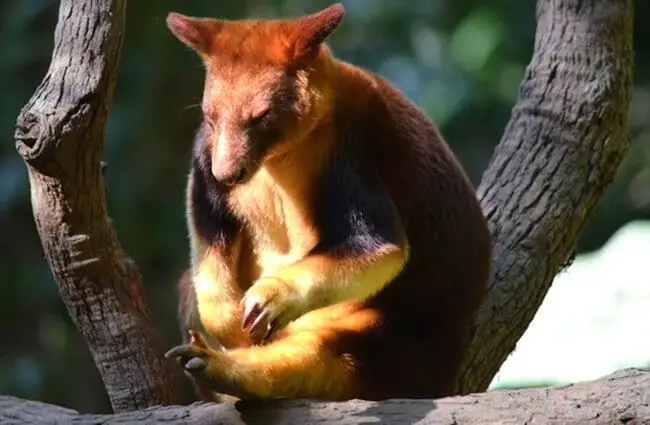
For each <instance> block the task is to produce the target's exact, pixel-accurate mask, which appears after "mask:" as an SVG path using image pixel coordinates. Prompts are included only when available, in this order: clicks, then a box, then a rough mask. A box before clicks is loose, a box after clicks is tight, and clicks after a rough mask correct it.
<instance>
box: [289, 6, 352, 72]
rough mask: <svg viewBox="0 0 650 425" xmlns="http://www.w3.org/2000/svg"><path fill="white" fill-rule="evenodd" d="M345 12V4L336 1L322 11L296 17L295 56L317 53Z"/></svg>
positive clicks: (294, 28) (294, 29)
mask: <svg viewBox="0 0 650 425" xmlns="http://www.w3.org/2000/svg"><path fill="white" fill-rule="evenodd" d="M344 14H345V8H344V7H343V5H342V4H341V3H335V4H333V5H331V6H330V7H328V8H327V9H324V10H321V11H320V12H317V13H314V14H312V15H306V16H303V17H300V18H297V19H295V20H294V22H293V39H294V43H293V46H294V57H295V58H296V59H300V58H305V57H308V56H311V55H312V54H314V53H316V52H317V51H318V47H319V46H320V44H321V43H323V42H324V41H325V39H326V38H327V37H329V35H330V34H332V32H334V30H335V29H336V27H338V25H339V24H340V23H341V21H342V20H343V15H344Z"/></svg>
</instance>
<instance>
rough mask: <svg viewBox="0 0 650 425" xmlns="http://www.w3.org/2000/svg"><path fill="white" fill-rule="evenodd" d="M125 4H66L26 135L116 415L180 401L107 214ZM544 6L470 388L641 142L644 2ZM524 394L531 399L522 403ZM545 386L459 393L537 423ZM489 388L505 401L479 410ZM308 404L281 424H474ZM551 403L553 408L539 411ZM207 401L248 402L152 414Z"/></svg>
mask: <svg viewBox="0 0 650 425" xmlns="http://www.w3.org/2000/svg"><path fill="white" fill-rule="evenodd" d="M73 3H75V6H77V7H75V8H73V7H72V6H73ZM124 5H125V0H112V1H109V0H94V1H90V0H62V2H61V10H60V16H59V23H58V25H57V29H56V34H55V48H54V54H53V58H52V63H51V66H50V70H49V71H48V74H47V76H46V77H45V79H44V80H43V82H42V83H41V85H40V86H39V88H38V89H37V91H36V93H35V94H34V96H33V97H32V99H31V100H30V102H29V103H28V104H27V105H26V106H25V108H24V109H23V111H22V112H21V114H20V116H19V118H18V128H17V132H16V140H17V149H18V151H19V152H20V154H21V155H22V156H23V158H24V159H25V161H26V163H27V167H28V170H29V179H30V185H31V194H32V204H33V208H34V216H35V220H36V223H37V226H38V229H39V233H40V236H41V240H42V243H43V248H44V250H45V253H46V256H47V259H48V262H49V264H50V267H51V269H52V272H53V274H54V276H55V278H56V280H57V282H58V283H59V287H60V291H61V295H62V297H63V300H64V302H65V304H66V306H67V308H68V311H69V313H70V315H71V317H72V319H73V320H74V322H75V323H76V325H77V327H78V328H79V330H80V332H81V333H82V335H83V336H84V338H85V339H86V341H87V342H88V345H89V347H90V350H91V352H92V354H93V357H94V359H95V362H96V363H97V366H98V368H99V370H100V372H101V374H102V377H103V379H104V383H105V386H106V389H107V391H108V394H109V397H110V399H111V402H112V405H113V408H114V410H115V411H124V410H130V409H138V408H143V407H146V406H151V405H155V404H161V403H162V404H167V403H173V402H176V401H177V400H178V399H177V397H176V392H175V385H174V380H173V378H172V374H171V372H170V370H169V366H168V364H167V362H165V360H164V358H163V356H162V350H161V347H160V342H159V340H158V336H157V333H156V331H155V329H154V326H153V324H152V320H151V318H150V316H149V313H148V312H147V309H146V307H145V304H144V302H143V300H142V295H141V282H140V276H139V273H138V272H137V269H136V268H135V266H134V265H133V264H132V263H131V262H130V261H129V260H128V259H127V258H126V257H125V255H124V253H123V252H122V250H121V248H120V245H119V243H118V241H117V239H116V237H115V233H114V231H113V228H112V226H111V224H110V220H109V218H108V217H107V214H106V199H105V194H104V184H103V180H102V175H101V167H100V157H101V153H102V150H103V144H104V135H103V134H104V127H105V122H106V118H107V114H108V109H109V105H110V103H111V97H112V93H113V86H114V82H115V75H116V70H117V64H118V58H119V51H120V47H121V39H122V33H123V25H124V16H123V15H124ZM537 13H538V16H537V19H538V27H537V36H536V43H535V52H534V54H533V58H532V61H531V63H530V65H529V67H528V69H527V72H526V76H525V80H524V82H523V84H522V87H521V92H520V96H519V101H518V103H517V105H516V106H515V108H514V110H513V114H512V118H511V121H510V123H509V124H508V127H507V129H506V132H505V135H504V136H503V139H502V141H501V143H500V144H499V146H498V147H497V149H496V152H495V155H494V158H493V160H492V162H491V164H490V167H489V169H488V171H487V172H486V173H485V176H484V178H483V181H482V183H481V185H480V187H479V189H478V194H479V197H480V198H481V200H482V202H483V207H484V211H485V213H486V215H487V217H488V218H489V220H490V225H491V228H492V232H493V235H494V244H495V249H494V258H495V260H494V263H493V264H494V279H493V281H492V283H491V285H490V289H489V292H488V297H487V299H486V301H485V303H484V305H483V307H482V309H481V311H480V313H479V316H478V318H477V322H476V327H475V332H474V337H473V340H472V342H471V344H470V346H469V347H468V351H467V355H466V358H465V362H464V367H463V370H462V373H461V375H460V376H459V382H458V389H459V391H460V392H462V393H468V392H477V391H482V390H485V389H486V388H487V386H488V385H489V383H490V381H491V379H492V378H493V377H494V375H495V374H496V372H497V371H498V369H499V367H500V366H501V364H502V363H503V361H504V360H505V358H506V356H507V355H508V354H509V353H510V352H511V351H512V349H513V348H514V345H515V343H516V341H517V340H518V339H519V337H520V336H521V335H522V334H523V332H524V331H525V329H526V328H527V326H528V324H529V323H530V321H531V320H532V318H533V316H534V314H535V312H536V310H537V308H538V307H539V305H540V303H541V301H542V299H543V298H544V295H545V294H546V292H547V290H548V288H549V286H550V284H551V282H552V279H553V278H554V276H555V274H556V273H557V271H558V270H559V269H560V268H561V267H562V266H563V265H564V264H565V263H566V262H567V260H568V259H569V258H570V256H571V253H572V252H573V248H574V245H575V243H576V240H577V237H578V234H579V232H580V230H581V229H582V227H583V225H584V223H585V220H586V218H587V216H588V215H589V213H590V212H591V210H592V209H593V208H594V206H595V204H596V202H597V200H598V199H599V197H600V196H601V194H602V192H603V190H604V188H605V187H606V186H607V184H608V183H609V182H610V181H611V180H612V179H613V177H614V175H615V172H616V169H617V167H618V164H619V162H620V160H621V158H622V156H623V154H624V152H625V150H626V148H627V122H628V111H629V104H630V93H631V87H632V86H631V83H632V56H633V53H632V15H633V4H632V0H539V2H538V11H537ZM640 376H642V378H643V379H641V381H639V382H641V383H640V384H638V383H636V382H637V381H635V380H632V381H623V380H621V381H620V382H621V385H622V384H623V383H625V384H626V385H628V384H629V385H630V391H632V392H633V391H636V389H638V385H641V384H643V385H645V387H646V389H647V388H648V378H647V374H642V375H640ZM617 379H618V378H617ZM621 379H622V378H621ZM615 382H618V381H617V380H616V379H615V380H613V381H603V382H601V383H600V384H598V385H599V386H598V387H597V388H599V389H600V390H602V394H603V398H602V399H594V398H593V397H587V396H588V395H589V393H587V392H585V391H583V390H580V391H578V390H570V389H569V390H556V391H559V393H558V394H559V395H558V397H557V399H554V400H556V401H557V403H558V404H552V406H550V405H549V407H548V408H549V410H548V411H547V412H550V413H547V416H544V417H543V418H546V419H549V420H550V419H551V418H552V417H554V418H556V419H557V417H558V416H561V415H564V414H566V415H573V414H575V415H577V416H574V417H575V418H581V417H583V418H585V420H587V419H589V418H591V419H592V420H593V423H600V422H599V421H600V419H599V418H604V417H608V418H611V417H613V416H611V415H616V414H618V413H612V412H610V411H608V413H607V414H605V413H603V414H602V415H601V416H598V415H596V413H593V412H597V410H590V409H591V408H590V409H582V410H579V411H578V410H575V406H573V407H571V405H569V404H564V405H563V404H562V400H565V401H564V403H568V402H566V400H574V399H581V398H584V399H585V400H584V402H580V403H581V404H582V405H585V403H587V404H588V403H602V404H601V405H600V406H601V407H600V409H605V408H606V407H608V406H611V404H608V403H610V400H609V399H607V398H606V397H604V395H606V394H609V393H611V392H612V391H614V388H613V387H611V386H610V385H614V384H613V383H615ZM637 384H638V385H637ZM570 388H574V387H570ZM575 388H583V387H580V386H575ZM585 388H586V387H585ZM562 391H569V393H567V394H569V395H570V397H573V398H570V397H569V396H567V395H566V394H564V393H562ZM571 391H573V392H571ZM616 391H618V389H616ZM620 391H623V389H620ZM646 392H647V391H646ZM495 394H496V395H495ZM499 394H501V395H499ZM503 394H507V396H504V395H503ZM510 394H518V395H519V396H520V397H522V398H519V399H517V400H519V402H518V403H515V402H511V401H509V398H508V397H510ZM533 394H536V396H533ZM544 394H545V390H527V391H524V392H516V393H510V392H506V393H504V392H500V393H490V394H487V395H485V396H472V398H461V399H458V400H460V403H468V404H467V405H465V404H463V406H464V407H463V409H470V410H471V409H475V410H473V411H474V412H475V413H474V415H475V416H474V417H472V416H471V415H470V416H468V418H469V419H468V420H471V419H472V418H474V419H476V418H480V419H476V420H479V421H481V422H482V423H485V422H486V420H485V418H494V417H496V416H495V415H496V414H499V415H504V417H506V416H507V415H510V416H509V417H513V418H518V419H521V418H523V417H524V416H528V418H529V419H530V418H532V419H533V421H535V420H538V419H539V418H542V416H543V415H544V413H543V412H544V410H543V409H544V406H545V405H542V404H539V405H536V406H532V407H528V406H526V403H532V402H531V400H534V397H537V398H539V397H541V395H544ZM562 394H564V395H562ZM476 397H479V398H478V400H485V403H487V404H488V405H489V406H491V409H488V410H485V409H486V407H485V406H484V405H483V403H482V402H481V403H476V400H477V398H476ZM527 397H528V398H527ZM530 397H533V399H531V398H530ZM620 399H621V400H623V401H625V402H628V403H629V405H630V406H635V407H633V408H634V409H637V408H638V409H639V410H638V412H641V411H642V412H644V413H643V415H645V416H644V417H645V418H647V417H648V414H647V400H646V401H645V403H646V404H645V405H644V404H642V403H641V402H638V399H639V397H637V398H634V397H633V396H632V393H629V394H628V393H626V394H625V395H622V394H621V395H620ZM7 400H9V399H7ZM468 400H470V401H468ZM456 402H458V401H456ZM293 403H294V404H291V403H285V404H284V406H294V407H291V408H289V410H288V413H286V415H288V416H283V415H285V413H282V412H284V411H283V410H278V411H276V413H275V414H276V416H274V417H282V418H284V419H283V420H286V421H289V422H290V421H291V420H294V421H296V420H300V421H303V420H305V419H306V418H309V419H310V420H314V421H318V420H321V421H322V417H323V416H322V415H325V414H331V415H334V416H336V415H338V416H340V415H341V414H342V413H341V412H347V413H348V414H350V415H353V414H357V415H362V416H364V418H365V417H367V416H373V415H379V414H384V415H386V417H388V416H390V417H391V418H393V417H395V418H396V420H397V419H399V417H398V416H395V415H398V414H399V408H398V407H397V406H402V407H403V408H404V409H406V408H409V409H412V411H411V413H410V414H411V416H409V417H408V418H407V419H404V420H408V422H409V423H411V422H412V420H414V418H415V419H418V418H420V419H422V421H423V422H421V423H447V422H449V423H452V422H454V421H455V423H471V422H468V421H465V422H462V421H461V419H460V418H461V417H462V416H459V415H460V413H459V412H461V410H457V411H454V410H453V408H449V409H448V410H439V412H443V413H440V415H441V416H436V415H438V413H434V414H433V416H429V415H430V414H431V413H430V412H429V410H431V408H432V406H433V405H434V403H433V402H432V401H412V402H408V403H405V402H403V401H389V402H384V403H362V402H358V401H356V402H350V403H342V404H331V405H323V404H319V403H314V404H305V402H293ZM449 403H452V404H453V403H454V401H441V402H439V403H438V402H436V403H435V404H437V405H438V407H439V408H440V406H451V405H452V404H449ZM576 403H577V402H576ZM635 403H636V404H635ZM639 403H641V404H639ZM25 406H27V405H25ZM28 406H35V405H28ZM300 406H302V407H300ZM346 406H347V407H346ZM471 406H474V407H471ZM643 406H645V407H643ZM537 408H539V409H542V410H540V412H542V413H536V410H535V409H537ZM631 408H632V407H631ZM193 409H195V410H196V411H197V412H199V411H200V412H207V413H205V414H204V416H200V417H202V418H204V419H199V420H197V421H196V422H193V423H207V422H201V421H205V420H206V419H205V418H206V417H207V416H205V415H210V417H212V418H213V419H214V417H213V415H221V414H223V415H226V416H224V418H225V417H227V415H228V414H230V415H232V414H233V412H234V410H233V409H234V407H233V405H232V404H226V405H220V406H215V405H207V406H205V405H204V406H200V407H196V408H185V407H184V408H181V407H176V408H168V409H163V408H160V409H158V410H150V411H148V412H149V413H141V415H142V416H138V417H140V418H143V417H147V415H149V414H150V415H152V418H161V416H157V415H159V414H162V415H166V416H165V417H170V416H171V417H177V418H179V420H180V418H182V417H184V416H183V415H185V414H187V412H190V411H194V410H193ZM296 409H297V410H296ZM300 409H302V410H300ZM346 409H348V410H346ZM480 409H483V410H480ZM554 409H555V410H554ZM562 409H564V410H562ZM593 409H597V408H596V407H594V408H593ZM644 409H645V410H644ZM554 411H555V412H560V413H553V412H554ZM68 412H69V411H68ZM228 412H230V413H228ZM292 412H294V415H295V416H293V419H292V417H291V415H292ZM295 412H298V413H295ZM300 412H302V413H300ZM319 412H320V413H319ZM418 412H420V413H418ZM444 412H447V413H444ZM495 412H496V413H495ZM563 412H564V413H563ZM576 412H579V413H576ZM585 412H586V413H585ZM638 412H637V413H638ZM592 413H593V415H592ZM62 414H63V413H62ZM202 414H203V413H202ZM420 414H421V415H420ZM517 414H519V415H520V416H516V415H517ZM139 415H140V414H139ZM539 415H542V416H539ZM553 415H555V416H553ZM580 415H583V416H580ZM590 415H592V416H590ZM594 415H595V416H594ZM608 415H609V416H608ZM136 416H137V415H136ZM134 417H135V416H134ZM567 417H568V416H567ZM116 418H117V417H116ZM318 418H321V419H318ZM436 418H437V419H436ZM84 420H85V419H82V420H81V422H82V423H83V421H84ZM152 420H153V419H152ZM364 420H365V419H364ZM490 420H492V419H490ZM539 420H540V421H541V419H539ZM436 421H437V422H436ZM445 421H446V422H445ZM620 421H621V422H625V421H628V419H625V418H624V419H620ZM190 422H191V421H190ZM216 422H217V421H216V420H213V423H216ZM353 422H354V421H353ZM397 422H399V421H397ZM488 422H489V421H488ZM518 422H519V421H518ZM542 422H544V423H548V422H547V421H542ZM260 423H264V420H261V419H260ZM301 423H303V422H301Z"/></svg>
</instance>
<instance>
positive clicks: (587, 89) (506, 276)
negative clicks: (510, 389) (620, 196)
mask: <svg viewBox="0 0 650 425" xmlns="http://www.w3.org/2000/svg"><path fill="white" fill-rule="evenodd" d="M632 26H633V2H632V0H538V4H537V30H536V37H535V50H534V53H533V57H532V60H531V61H530V64H529V65H528V68H527V70H526V74H525V77H524V81H523V83H522V85H521V88H520V93H519V99H518V102H517V105H516V106H515V107H514V109H513V112H512V116H511V119H510V122H509V123H508V126H507V128H506V131H505V134H504V135H503V138H502V140H501V142H500V144H499V145H498V147H497V148H496V151H495V153H494V157H493V159H492V162H491V164H490V166H489V168H488V170H487V171H486V172H485V174H484V176H483V180H482V182H481V185H480V186H479V188H478V195H479V197H480V199H481V201H482V206H483V209H484V212H485V214H486V216H487V217H488V219H489V221H490V226H491V229H492V233H493V237H494V257H493V258H494V261H493V268H494V270H493V281H492V283H491V285H490V287H489V291H488V297H487V300H486V301H485V302H484V304H483V306H482V308H481V311H480V313H479V316H478V319H477V321H476V328H475V334H474V338H473V341H472V343H471V346H470V347H469V349H468V352H467V353H466V356H465V362H464V367H463V371H462V373H461V375H460V376H459V387H458V388H459V391H460V392H461V393H469V392H478V391H484V390H485V389H487V387H488V385H489V384H490V381H491V380H492V378H493V377H494V376H495V374H496V373H497V372H498V370H499V368H500V366H501V364H502V363H503V362H504V361H505V359H506V357H507V356H508V354H510V353H511V352H512V350H513V349H514V347H515V344H516V343H517V341H518V340H519V338H520V337H521V336H522V335H523V333H524V331H525V330H526V328H527V327H528V325H529V323H530V322H531V320H532V319H533V317H534V315H535V313H536V311H537V309H538V308H539V306H540V304H541V302H542V300H543V299H544V296H545V295H546V293H547V291H548V289H549V287H550V285H551V283H552V281H553V278H554V277H555V275H556V274H557V272H558V271H559V270H560V269H561V268H562V267H563V266H564V265H565V264H566V263H567V261H568V260H570V259H571V256H572V255H573V252H574V246H575V243H576V240H577V238H578V235H579V233H580V231H581V230H582V228H583V226H584V224H585V221H586V219H587V217H588V215H589V214H590V213H591V211H592V210H593V209H594V207H595V205H596V203H597V201H598V199H599V198H600V197H601V195H602V193H603V190H604V189H605V187H606V186H607V185H608V184H609V183H610V182H611V181H612V179H613V178H614V176H615V174H616V170H617V168H618V165H619V163H620V161H621V159H622V157H623V155H624V153H625V152H626V150H627V146H628V114H629V107H630V101H631V92H632V68H633V49H632Z"/></svg>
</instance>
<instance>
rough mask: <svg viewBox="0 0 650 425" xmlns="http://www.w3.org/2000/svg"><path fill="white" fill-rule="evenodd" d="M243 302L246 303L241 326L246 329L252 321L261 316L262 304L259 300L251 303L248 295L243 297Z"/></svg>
mask: <svg viewBox="0 0 650 425" xmlns="http://www.w3.org/2000/svg"><path fill="white" fill-rule="evenodd" d="M241 304H242V305H244V314H243V315H242V321H241V327H242V329H246V328H248V327H249V325H250V324H251V322H253V321H255V319H256V318H257V317H258V316H259V314H260V305H259V303H258V302H257V301H256V302H254V303H249V302H248V300H247V298H246V297H244V298H242V301H241Z"/></svg>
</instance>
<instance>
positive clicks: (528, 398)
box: [0, 369, 650, 425]
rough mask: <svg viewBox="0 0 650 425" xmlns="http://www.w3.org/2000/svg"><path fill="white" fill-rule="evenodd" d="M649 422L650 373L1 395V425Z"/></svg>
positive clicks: (595, 424) (594, 424) (567, 424)
mask: <svg viewBox="0 0 650 425" xmlns="http://www.w3.org/2000/svg"><path fill="white" fill-rule="evenodd" d="M35 420H38V423H40V424H50V423H66V424H80V425H81V424H97V423H102V424H106V425H108V424H117V423H120V424H121V423H135V424H154V423H165V424H169V425H175V424H184V425H209V424H210V425H212V424H214V425H217V424H228V425H235V424H248V425H253V424H254V425H266V424H269V425H270V424H283V425H290V424H299V425H303V424H321V423H328V424H348V425H349V424H370V423H373V424H374V423H382V424H414V423H417V424H420V425H465V424H468V425H469V424H480V425H487V424H500V425H507V424H524V423H525V424H529V425H534V424H540V425H542V424H543V425H552V424H562V425H570V424H585V425H599V424H603V425H605V424H606V425H612V424H629V425H632V424H647V423H650V371H649V370H638V369H630V370H627V371H622V372H618V373H616V374H613V375H610V376H608V377H606V378H603V379H601V380H598V381H595V382H589V383H580V384H574V385H569V386H565V387H555V388H533V389H526V390H518V391H493V392H489V393H483V394H472V395H468V396H464V397H450V398H444V399H440V400H388V401H385V402H380V403H378V402H366V401H361V400H352V401H348V402H343V403H321V402H307V401H304V400H290V401H289V400H287V401H281V402H276V403H271V404H268V405H251V404H248V405H247V404H244V403H236V404H233V403H225V404H214V403H196V404H193V405H191V406H164V407H163V406H160V407H152V408H149V409H145V410H141V411H138V412H126V413H120V414H114V415H79V414H78V413H77V412H76V411H74V410H70V409H64V408H62V407H58V406H53V405H49V404H44V403H40V402H35V401H26V400H20V399H17V398H14V397H0V422H1V423H3V424H21V423H33V422H34V421H35Z"/></svg>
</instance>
